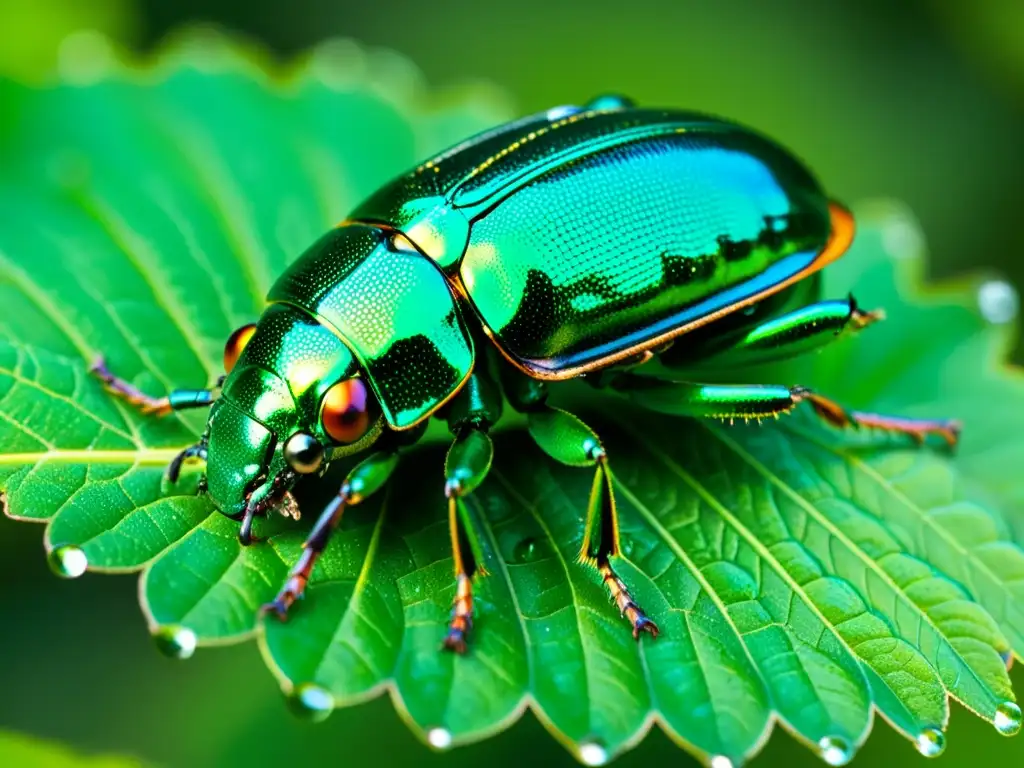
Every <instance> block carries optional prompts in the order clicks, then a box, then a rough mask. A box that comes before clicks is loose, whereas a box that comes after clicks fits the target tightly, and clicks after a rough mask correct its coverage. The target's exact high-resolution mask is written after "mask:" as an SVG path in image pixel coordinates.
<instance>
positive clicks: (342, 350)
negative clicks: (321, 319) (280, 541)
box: [206, 304, 385, 519]
mask: <svg viewBox="0 0 1024 768" xmlns="http://www.w3.org/2000/svg"><path fill="white" fill-rule="evenodd" d="M224 358H225V359H224V362H225V369H226V370H227V371H228V373H227V376H226V378H225V380H224V383H223V388H222V392H221V396H220V397H219V398H218V400H217V401H216V403H214V405H213V408H212V409H211V411H210V418H209V422H208V424H207V438H206V439H207V443H208V445H207V468H206V487H207V490H208V492H209V494H210V496H211V498H212V499H213V501H214V503H215V504H216V505H217V507H218V508H219V509H220V511H221V512H222V513H224V514H225V515H227V516H229V517H233V518H236V519H237V518H241V517H242V516H243V515H244V514H245V513H246V511H247V509H249V510H250V511H251V512H253V513H255V514H265V513H266V512H267V511H268V510H270V509H278V510H279V511H281V512H282V513H283V514H286V515H294V516H297V513H296V507H295V504H294V501H293V500H292V499H291V495H290V491H291V489H292V487H293V486H294V485H295V483H296V482H297V481H298V480H299V479H300V478H301V477H303V476H304V475H322V474H323V473H324V472H325V471H326V470H327V467H328V466H329V464H330V462H331V461H332V460H334V459H336V458H339V457H341V456H346V455H349V454H352V453H357V452H359V451H362V450H365V449H366V448H368V447H369V446H370V445H371V444H372V443H373V442H375V441H376V439H377V438H378V437H379V436H380V435H381V433H382V432H383V430H384V428H385V427H384V420H383V418H382V417H381V412H380V408H379V407H378V406H377V404H376V401H375V399H374V396H373V394H372V392H371V389H370V387H369V386H368V385H367V383H366V382H365V380H364V378H363V375H362V372H361V370H360V367H359V365H358V363H357V361H356V359H355V357H354V356H353V354H352V352H351V351H350V350H349V348H348V347H347V346H346V345H345V344H344V342H342V341H341V339H340V338H338V336H336V335H335V334H333V333H331V332H330V331H329V330H328V329H327V328H325V327H324V326H322V325H320V324H319V323H317V322H316V320H315V319H313V318H312V317H310V316H309V315H307V314H306V313H304V312H303V311H301V310H299V309H296V308H294V307H291V306H288V305H284V304H276V305H272V306H271V307H270V308H268V309H267V311H266V312H265V313H264V314H263V317H262V318H260V321H259V323H258V324H257V325H255V326H246V327H245V328H243V329H240V330H239V331H237V332H236V333H235V334H233V335H232V337H231V339H230V340H229V341H228V345H227V348H226V349H225V355H224Z"/></svg>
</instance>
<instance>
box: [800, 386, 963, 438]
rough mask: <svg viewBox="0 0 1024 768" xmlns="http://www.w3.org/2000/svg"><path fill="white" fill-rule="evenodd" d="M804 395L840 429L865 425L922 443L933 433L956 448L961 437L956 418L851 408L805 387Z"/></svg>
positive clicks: (822, 415) (829, 421)
mask: <svg viewBox="0 0 1024 768" xmlns="http://www.w3.org/2000/svg"><path fill="white" fill-rule="evenodd" d="M800 399H801V400H806V401H807V402H808V403H809V404H810V406H811V407H812V408H813V409H814V412H815V413H816V414H817V415H818V417H819V418H821V419H822V420H823V421H825V422H826V423H828V424H831V425H832V426H834V427H839V428H840V429H849V428H854V429H856V428H859V427H863V428H866V429H877V430H881V431H883V432H891V433H894V434H901V435H907V436H908V437H910V438H911V439H912V440H913V441H914V442H915V443H918V444H919V445H920V444H923V443H924V442H925V441H926V440H927V438H928V436H929V435H936V436H938V437H940V438H941V439H942V440H943V441H945V443H946V445H948V446H949V447H950V448H955V447H956V445H957V443H958V442H959V441H960V422H958V421H956V420H953V419H908V418H905V417H900V416H886V415H883V414H880V413H867V412H864V411H848V410H846V409H845V408H843V407H842V406H841V405H839V403H837V402H835V401H834V400H831V399H829V398H827V397H825V396H823V395H819V394H817V393H815V392H811V391H809V390H804V391H802V392H801V397H800Z"/></svg>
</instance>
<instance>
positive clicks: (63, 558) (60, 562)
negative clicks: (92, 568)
mask: <svg viewBox="0 0 1024 768" xmlns="http://www.w3.org/2000/svg"><path fill="white" fill-rule="evenodd" d="M49 562H50V569H51V570H52V571H53V572H54V573H56V574H57V575H58V576H60V577H61V578H63V579H77V578H78V577H79V576H81V575H82V574H83V573H85V571H86V569H88V567H89V560H88V559H87V558H86V556H85V552H83V551H82V550H81V549H79V548H78V547H73V546H63V547H56V548H54V549H53V551H51V552H50V557H49Z"/></svg>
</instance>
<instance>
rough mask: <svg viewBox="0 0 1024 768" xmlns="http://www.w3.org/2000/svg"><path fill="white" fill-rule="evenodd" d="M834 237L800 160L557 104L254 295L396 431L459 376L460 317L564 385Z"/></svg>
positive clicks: (745, 295)
mask: <svg viewBox="0 0 1024 768" xmlns="http://www.w3.org/2000/svg"><path fill="white" fill-rule="evenodd" d="M851 230H852V228H851V226H850V221H849V218H848V215H847V214H845V212H844V211H843V210H842V209H840V208H839V207H838V206H835V205H830V203H829V201H828V198H827V197H826V196H825V194H824V192H823V191H822V190H821V188H820V186H819V185H818V184H817V182H816V181H815V180H814V179H813V177H812V176H811V175H810V173H809V172H808V171H807V170H806V169H805V168H804V167H803V166H802V165H801V164H800V163H799V162H797V161H796V160H795V159H794V158H793V157H792V156H791V155H790V154H788V153H787V152H786V151H785V150H783V149H781V148H780V147H779V146H778V145H776V144H775V143H774V142H772V141H770V140H768V139H766V138H764V137H761V136H760V135H758V134H755V133H752V132H750V131H749V130H747V129H744V128H741V127H739V126H736V125H733V124H731V123H727V122H724V121H721V120H718V119H714V118H710V117H706V116H703V115H699V114H695V113H691V112H677V111H670V110H650V109H612V110H572V109H566V110H559V111H558V112H548V113H544V114H541V115H537V116H534V117H530V118H526V119H524V120H521V121H518V122H515V123H511V124H508V125H506V126H503V127H502V128H500V129H498V130H495V131H491V132H489V133H485V134H483V135H481V136H478V137H476V138H475V139H472V140H470V141H468V142H466V143H464V144H461V145H459V146H457V147H455V148H453V149H451V150H449V151H447V152H445V153H444V154H442V155H440V156H438V157H436V158H434V159H432V160H430V161H428V162H426V163H424V164H422V165H421V166H419V167H418V168H416V169H414V170H413V171H411V172H410V173H408V174H406V175H404V176H402V177H400V178H398V179H396V180H395V181H393V182H392V183H391V184H389V185H386V186H385V187H383V188H382V189H381V190H379V191H378V192H377V193H376V194H374V195H373V196H372V197H370V198H369V199H368V200H366V201H365V202H364V203H363V204H362V205H360V206H359V207H358V208H357V209H356V210H355V211H354V212H353V213H352V215H351V217H350V219H349V220H348V221H346V222H344V223H343V225H342V226H339V227H338V228H337V229H335V230H333V231H332V232H330V233H328V234H327V235H325V236H324V237H323V238H322V239H321V240H320V241H319V242H318V243H317V244H316V245H315V246H314V247H313V248H311V249H310V250H309V251H308V252H307V253H306V254H305V255H304V256H303V257H302V258H301V259H299V260H298V261H297V262H296V263H295V264H294V265H293V266H292V267H291V268H290V269H289V270H288V271H287V272H286V273H285V274H284V275H283V276H282V277H281V279H280V280H279V281H278V282H277V284H276V285H275V286H274V287H273V289H272V290H271V292H270V296H269V299H270V301H272V302H285V303H288V304H291V305H294V306H296V307H300V308H302V309H303V310H305V311H307V312H309V313H310V314H311V315H312V316H313V317H315V318H317V319H318V320H319V321H320V322H323V323H325V324H326V325H327V326H329V327H330V328H332V329H333V330H334V331H335V332H337V333H338V335H339V336H340V337H341V338H342V339H344V340H345V342H346V344H347V345H348V346H349V347H350V348H351V349H352V351H353V352H354V354H355V356H356V358H357V359H358V361H359V363H360V364H361V365H362V366H363V368H364V370H365V371H366V374H367V377H368V379H369V381H370V383H371V385H372V386H373V389H374V392H375V393H376V395H377V397H378V398H379V400H380V402H381V405H382V407H383V410H384V415H385V418H386V419H387V421H388V423H389V424H390V425H391V426H392V427H393V428H397V429H407V428H409V427H411V426H413V425H415V424H417V423H419V422H420V421H422V420H423V419H424V418H426V417H427V416H429V415H430V414H431V413H433V412H434V411H435V410H436V409H437V408H439V407H440V406H441V405H442V404H444V403H445V402H446V401H447V400H448V399H449V398H451V397H452V396H453V395H454V394H455V393H456V392H458V390H459V388H460V386H461V385H462V383H463V382H464V381H465V379H466V377H467V376H468V375H469V373H470V371H471V369H472V366H473V359H474V351H473V343H472V339H471V336H470V333H469V331H468V330H467V326H466V324H467V322H476V323H479V324H480V325H481V326H482V328H483V330H484V332H485V333H486V334H487V336H488V337H489V338H490V339H491V340H492V341H493V342H494V344H495V345H496V346H497V347H498V349H499V350H500V351H501V352H502V354H503V355H504V356H505V357H506V358H507V359H508V360H509V361H510V362H512V363H513V364H514V365H516V366H517V367H518V368H520V369H521V370H523V371H525V372H526V373H528V374H529V375H531V376H533V377H535V378H540V379H553V380H558V379H566V378H572V377H574V376H577V375H579V374H580V373H585V372H587V371H589V370H594V369H598V368H602V367H605V366H608V365H609V364H611V363H614V362H616V361H618V360H622V359H625V358H628V357H631V356H635V355H637V354H640V353H643V352H645V351H647V350H650V349H653V348H656V347H658V346H659V345H662V344H664V343H665V342H667V341H669V340H671V339H672V338H674V337H676V336H678V335H680V334H681V333H683V332H685V331H686V330H689V329H691V328H695V327H697V326H699V325H701V324H703V323H706V322H707V321H708V320H709V319H710V318H718V317H721V316H723V315H725V314H728V313H731V312H735V311H736V310H738V309H741V308H743V307H746V306H748V305H750V304H752V303H754V302H756V301H758V300H761V299H763V298H765V297H766V296H768V295H771V294H772V293H775V292H777V291H780V290H782V289H783V288H785V287H787V286H789V285H792V284H793V283H795V282H796V281H798V280H800V279H802V278H804V277H806V276H807V275H809V274H811V273H812V272H814V271H816V270H817V269H819V268H820V267H821V266H824V264H825V263H827V262H828V261H830V260H831V259H832V258H834V257H835V256H837V255H839V254H840V253H841V252H842V251H843V250H845V247H846V245H848V243H849V237H850V233H851ZM837 232H838V235H836V233H837ZM467 313H468V314H467ZM470 318H472V319H470Z"/></svg>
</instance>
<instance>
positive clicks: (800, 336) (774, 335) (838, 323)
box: [661, 294, 885, 369]
mask: <svg viewBox="0 0 1024 768" xmlns="http://www.w3.org/2000/svg"><path fill="white" fill-rule="evenodd" d="M884 317H885V313H884V312H883V311H882V310H877V309H876V310H872V311H865V310H863V309H861V308H860V307H859V306H858V304H857V301H856V299H854V298H853V295H852V294H851V295H850V296H849V297H847V298H846V299H844V300H840V301H822V302H818V303H817V304H810V305H808V306H805V307H801V308H800V309H797V310H794V311H793V312H788V313H786V314H784V315H780V316H779V317H775V318H772V319H771V320H767V321H765V322H763V323H761V324H759V325H756V326H754V327H753V328H748V329H746V330H743V331H741V332H739V334H738V335H737V334H735V333H734V334H729V333H725V334H722V333H721V332H720V331H718V332H716V331H715V328H714V324H713V323H712V324H711V325H710V326H708V327H707V331H706V332H705V334H704V335H702V336H701V337H700V338H695V339H691V343H689V344H685V345H676V346H675V347H674V348H673V349H672V350H671V351H669V352H667V353H665V354H664V355H662V357H661V362H662V363H663V364H664V365H666V366H667V367H669V368H678V367H683V366H691V367H698V366H699V367H700V368H702V369H703V368H710V367H714V368H722V367H727V366H731V365H751V364H757V363H765V362H771V361H775V360H783V359H786V358H789V357H795V356H796V355H800V354H803V353H805V352H809V351H811V350H815V349H820V348H821V347H823V346H825V345H826V344H830V343H831V342H833V341H835V340H836V339H839V338H843V337H845V336H848V335H849V334H851V333H854V332H856V331H859V330H861V329H863V328H866V327H868V326H869V325H872V324H873V323H876V322H878V321H879V320H882V319H884Z"/></svg>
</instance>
